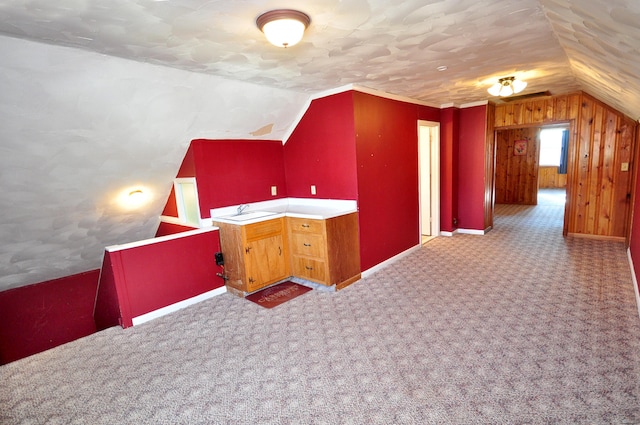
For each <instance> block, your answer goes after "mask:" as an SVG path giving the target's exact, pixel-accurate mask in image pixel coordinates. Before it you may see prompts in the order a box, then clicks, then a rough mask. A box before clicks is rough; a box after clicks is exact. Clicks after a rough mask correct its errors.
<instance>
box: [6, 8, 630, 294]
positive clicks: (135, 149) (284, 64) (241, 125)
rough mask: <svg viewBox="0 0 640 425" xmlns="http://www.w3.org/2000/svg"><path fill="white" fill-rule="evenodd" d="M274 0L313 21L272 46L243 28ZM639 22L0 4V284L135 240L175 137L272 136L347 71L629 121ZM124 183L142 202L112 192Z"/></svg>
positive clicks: (426, 93) (584, 12) (61, 269)
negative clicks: (564, 103) (567, 100)
mask: <svg viewBox="0 0 640 425" xmlns="http://www.w3.org/2000/svg"><path fill="white" fill-rule="evenodd" d="M282 7H285V8H286V7H290V8H296V9H300V10H302V11H304V12H306V13H307V14H309V15H310V17H311V20H312V22H311V25H310V27H309V29H308V30H307V32H306V34H305V38H304V39H303V41H302V42H301V43H300V44H299V45H296V46H293V47H291V48H288V49H280V48H276V47H273V46H271V45H269V44H268V43H267V42H266V40H265V39H264V37H263V35H262V33H261V32H260V31H259V30H258V29H257V28H256V26H255V19H256V17H257V16H258V15H260V14H261V13H262V12H264V11H267V10H270V9H274V8H282ZM639 23H640V1H637V0H580V1H576V0H492V1H482V0H444V1H442V0H441V1H433V0H405V1H394V2H391V1H388V0H386V1H385V0H368V1H367V0H341V1H339V0H309V1H305V2H299V1H288V0H282V1H273V0H267V1H262V0H244V1H235V0H234V1H229V0H167V1H152V0H109V1H97V0H57V1H51V0H3V1H2V2H0V57H2V60H0V185H1V187H0V189H1V191H2V197H0V211H2V214H0V241H1V243H0V264H1V265H2V269H1V270H0V290H2V289H7V288H10V287H14V286H21V285H24V284H28V283H35V282H38V281H41V280H46V279H51V278H55V277H60V276H65V275H68V274H71V273H74V272H80V271H84V270H89V269H93V268H97V267H99V265H100V258H101V253H102V250H103V249H104V247H105V246H108V245H111V244H116V243H125V242H130V241H133V240H137V239H143V238H146V237H150V236H152V235H153V232H154V231H155V228H156V227H157V223H158V216H159V215H160V213H161V211H162V206H163V205H164V202H165V200H166V197H167V194H168V192H169V189H170V185H171V180H172V178H173V177H174V176H175V173H176V171H177V168H178V166H179V164H180V161H181V160H182V156H183V155H184V152H185V149H186V146H187V144H188V142H189V140H191V139H192V138H195V137H209V138H256V137H258V138H269V139H281V138H283V137H284V136H285V135H286V133H287V131H288V129H289V128H290V125H291V124H292V123H293V122H294V121H295V119H296V117H297V115H298V114H299V113H300V112H301V110H302V107H303V106H304V104H305V102H306V101H307V99H308V97H309V95H311V94H314V93H318V92H323V91H325V90H331V89H334V88H336V87H342V86H345V85H347V84H353V85H356V86H362V87H369V88H372V89H376V90H380V91H385V92H388V93H391V94H395V95H400V96H406V97H410V98H413V99H416V100H421V101H424V102H427V103H429V104H432V105H442V104H449V103H454V104H463V103H468V102H475V101H481V100H486V99H488V98H489V99H492V100H498V99H495V98H490V97H489V95H488V94H487V92H486V89H487V88H488V87H489V86H490V85H491V84H493V83H494V82H495V81H496V80H497V78H499V77H503V76H509V75H515V76H518V77H521V78H522V79H524V80H525V81H527V82H528V83H529V86H528V87H527V89H526V90H525V92H524V94H526V93H534V92H540V91H546V90H549V91H551V93H552V94H561V93H567V92H571V91H575V90H580V89H581V90H585V91H587V92H588V93H590V94H592V95H593V96H595V97H597V98H599V99H601V100H602V101H604V102H606V103H608V104H610V105H611V106H613V107H615V108H617V109H619V110H620V111H622V112H624V113H626V114H627V115H629V116H631V117H632V118H638V117H640V52H639V51H638V50H639V49H640V24H639ZM2 35H5V36H6V37H3V36H2ZM34 42H35V43H34ZM43 43H44V44H43ZM122 59H127V60H122ZM130 60H131V61H130ZM132 61H134V62H132ZM136 62H137V63H136ZM157 65H161V66H157ZM167 66H168V67H170V68H175V69H170V68H166V67H167ZM440 66H446V67H447V69H446V70H445V71H438V70H437V68H438V67H440ZM184 71H193V72H184ZM261 129H271V132H270V133H265V132H262V131H261ZM132 184H142V185H145V186H146V187H148V188H149V191H150V192H151V193H152V194H153V199H152V202H151V203H150V204H149V205H148V207H147V208H146V209H144V210H138V211H123V210H122V209H119V208H118V207H117V206H116V205H115V204H114V201H113V199H114V196H115V194H117V193H118V191H121V190H124V189H126V188H127V187H129V186H130V185H132Z"/></svg>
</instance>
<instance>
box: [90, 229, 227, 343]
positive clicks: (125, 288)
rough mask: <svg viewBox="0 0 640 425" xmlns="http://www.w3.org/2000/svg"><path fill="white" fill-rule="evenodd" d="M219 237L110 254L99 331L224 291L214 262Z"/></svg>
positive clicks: (189, 237)
mask: <svg viewBox="0 0 640 425" xmlns="http://www.w3.org/2000/svg"><path fill="white" fill-rule="evenodd" d="M218 251H220V239H219V232H218V231H217V230H212V231H209V232H204V233H196V234H190V235H184V236H182V237H177V238H174V239H169V240H156V241H154V242H153V243H149V244H145V245H142V246H137V247H132V248H125V249H121V250H118V251H113V252H108V251H106V252H105V260H104V262H103V267H102V276H101V278H100V287H99V288H98V296H97V299H96V309H95V316H96V325H97V327H98V329H99V330H101V329H105V328H107V327H110V326H115V325H117V324H120V325H121V326H122V327H125V328H126V327H129V326H132V319H133V318H134V317H137V316H140V315H142V314H146V313H149V312H152V311H154V310H158V309H160V308H163V307H166V306H168V305H171V304H174V303H177V302H180V301H183V300H186V299H188V298H192V297H195V296H197V295H200V294H203V293H205V292H208V291H211V290H213V289H216V288H220V287H222V286H223V285H224V282H223V280H222V279H221V278H219V277H218V276H216V273H222V268H221V267H219V266H217V265H216V264H215V261H214V254H215V253H216V252H218Z"/></svg>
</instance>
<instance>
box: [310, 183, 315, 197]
mask: <svg viewBox="0 0 640 425" xmlns="http://www.w3.org/2000/svg"><path fill="white" fill-rule="evenodd" d="M311 194H312V195H315V194H316V185H315V184H312V185H311Z"/></svg>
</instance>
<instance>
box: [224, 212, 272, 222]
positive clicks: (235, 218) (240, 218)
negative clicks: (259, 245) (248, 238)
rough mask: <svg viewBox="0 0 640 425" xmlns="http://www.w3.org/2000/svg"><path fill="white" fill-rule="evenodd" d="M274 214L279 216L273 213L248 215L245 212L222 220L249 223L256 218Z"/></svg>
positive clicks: (252, 213)
mask: <svg viewBox="0 0 640 425" xmlns="http://www.w3.org/2000/svg"><path fill="white" fill-rule="evenodd" d="M274 214H278V213H277V212H273V211H252V212H247V213H245V212H243V213H241V214H235V215H228V216H226V217H222V218H224V219H226V220H232V221H247V220H253V219H254V218H261V217H267V216H269V215H274Z"/></svg>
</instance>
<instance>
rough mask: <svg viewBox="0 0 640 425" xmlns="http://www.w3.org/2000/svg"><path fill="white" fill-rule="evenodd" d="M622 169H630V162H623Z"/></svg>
mask: <svg viewBox="0 0 640 425" xmlns="http://www.w3.org/2000/svg"><path fill="white" fill-rule="evenodd" d="M620 171H629V163H628V162H623V163H622V166H621V167H620Z"/></svg>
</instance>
